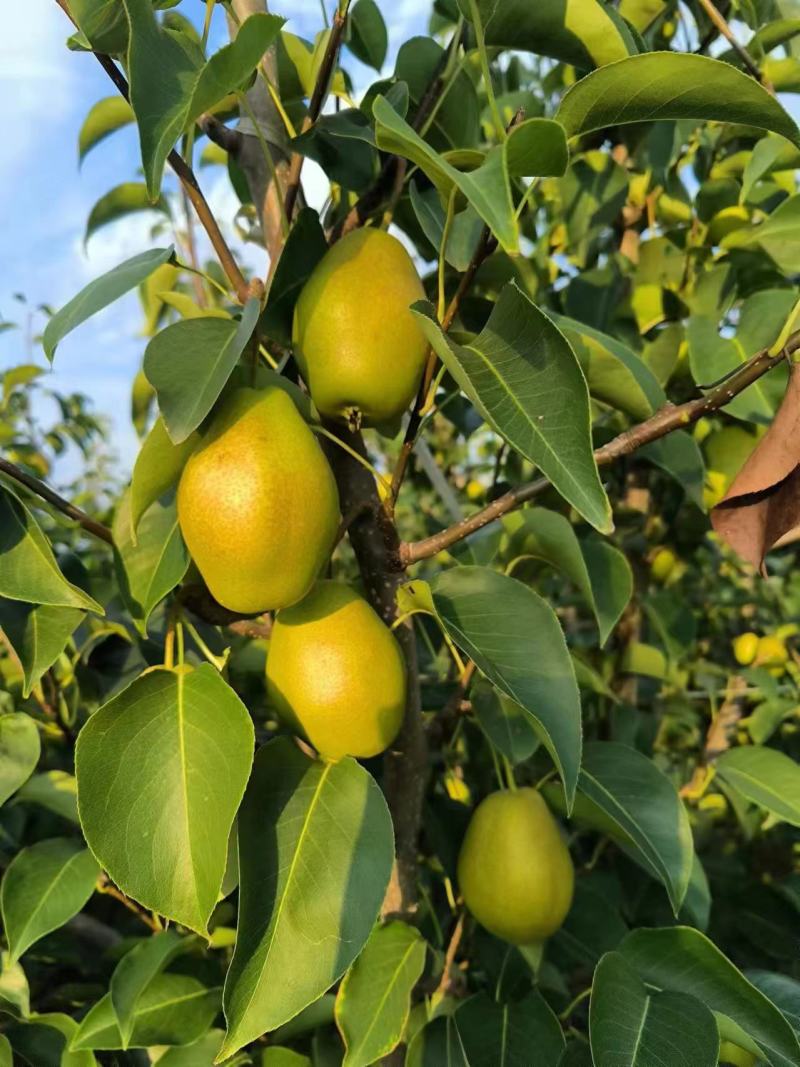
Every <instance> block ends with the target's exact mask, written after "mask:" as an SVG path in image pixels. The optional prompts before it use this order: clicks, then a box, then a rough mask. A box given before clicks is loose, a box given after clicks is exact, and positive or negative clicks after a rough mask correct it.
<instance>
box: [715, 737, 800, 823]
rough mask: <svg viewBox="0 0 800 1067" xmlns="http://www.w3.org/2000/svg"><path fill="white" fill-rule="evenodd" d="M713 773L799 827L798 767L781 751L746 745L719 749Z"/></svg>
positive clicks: (744, 795) (756, 802)
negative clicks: (715, 772) (720, 753)
mask: <svg viewBox="0 0 800 1067" xmlns="http://www.w3.org/2000/svg"><path fill="white" fill-rule="evenodd" d="M714 766H715V768H716V771H717V774H718V775H719V776H720V778H721V779H722V780H723V782H727V784H728V785H730V786H733V788H734V789H736V790H737V791H738V792H739V793H741V794H742V796H743V797H746V799H747V800H749V801H750V802H751V803H753V804H757V805H758V807H759V808H763V809H764V811H768V812H771V814H773V815H775V816H777V817H778V818H779V819H782V820H783V821H784V822H787V823H789V825H790V826H800V767H798V765H797V764H796V763H795V761H794V760H793V759H792V758H791V757H790V756H787V755H786V754H785V753H783V752H779V751H778V750H777V749H774V748H765V747H764V746H763V745H746V746H742V747H740V748H731V749H729V750H728V751H727V752H723V753H722V755H721V756H720V757H719V759H718V760H717V761H716V763H715V764H714Z"/></svg>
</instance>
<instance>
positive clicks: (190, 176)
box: [56, 0, 261, 304]
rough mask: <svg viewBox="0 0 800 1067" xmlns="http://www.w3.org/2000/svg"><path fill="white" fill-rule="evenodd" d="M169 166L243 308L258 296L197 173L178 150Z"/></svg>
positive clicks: (116, 72)
mask: <svg viewBox="0 0 800 1067" xmlns="http://www.w3.org/2000/svg"><path fill="white" fill-rule="evenodd" d="M56 3H57V4H58V6H59V7H60V8H61V10H62V11H63V12H64V13H65V14H66V16H67V18H68V19H69V20H70V22H71V23H72V24H73V25H74V26H75V25H77V23H76V22H75V20H74V19H73V18H72V15H71V14H70V10H69V6H68V4H67V0H56ZM92 55H93V56H94V57H95V59H96V60H97V62H98V63H99V64H100V66H101V67H102V68H103V70H104V71H105V72H106V74H107V75H108V76H109V78H110V79H111V80H112V82H113V83H114V85H115V86H116V87H117V89H118V90H119V92H120V95H121V96H123V97H124V98H125V99H126V100H128V101H129V100H130V89H129V87H128V81H127V78H126V77H125V75H124V74H123V73H122V71H121V70H120V69H119V67H118V66H117V65H116V63H115V62H114V60H113V59H112V58H111V57H110V56H107V55H104V54H103V53H102V52H93V53H92ZM167 162H168V163H169V165H170V166H171V167H172V169H173V170H174V171H175V173H176V175H177V176H178V178H179V179H180V181H181V183H182V185H183V187H184V189H185V190H186V195H187V196H188V197H189V200H190V201H191V204H192V207H193V208H194V210H195V212H196V213H197V217H198V219H199V220H200V223H201V225H202V227H203V229H204V230H205V231H206V233H207V234H208V239H209V240H210V241H211V245H212V247H213V249H214V251H215V252H216V254H217V258H218V259H219V261H220V263H221V265H222V269H223V270H224V271H225V274H226V275H227V278H228V281H229V282H230V283H231V286H232V287H233V290H234V292H235V293H236V296H237V298H238V299H239V302H240V303H241V304H245V303H246V302H247V299H248V297H249V296H251V295H257V294H254V293H253V292H252V286H249V285H248V284H247V281H246V279H245V277H244V275H243V274H242V272H241V271H240V270H239V266H238V264H237V262H236V260H235V259H234V256H233V253H232V252H231V250H230V248H229V247H228V243H227V241H226V240H225V238H224V237H223V235H222V231H221V230H220V228H219V226H218V225H217V220H216V219H215V218H214V215H213V213H212V211H211V208H210V207H209V205H208V201H207V200H206V198H205V197H204V196H203V192H202V190H201V189H200V185H199V183H198V181H197V178H196V177H195V175H194V171H193V170H192V168H191V167H190V166H189V165H188V164H187V163H186V161H185V160H184V159H182V158H181V157H180V155H178V153H177V152H176V151H175V149H173V150H172V151H171V152H170V154H169V155H168V156H167ZM258 284H259V285H260V284H261V283H260V282H259V283H258Z"/></svg>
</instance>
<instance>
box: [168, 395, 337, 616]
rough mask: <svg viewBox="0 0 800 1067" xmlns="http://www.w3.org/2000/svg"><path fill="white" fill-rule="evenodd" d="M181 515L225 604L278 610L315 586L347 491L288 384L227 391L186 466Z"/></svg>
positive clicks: (188, 541) (197, 558) (206, 575)
mask: <svg viewBox="0 0 800 1067" xmlns="http://www.w3.org/2000/svg"><path fill="white" fill-rule="evenodd" d="M178 519H179V522H180V527H181V533H182V534H183V538H184V540H185V541H186V545H187V548H188V549H189V552H190V553H191V555H192V558H193V559H194V562H195V563H196V564H197V567H198V570H199V571H200V573H201V574H202V576H203V578H204V580H205V582H206V584H207V585H208V588H209V589H210V590H211V593H212V595H213V596H214V597H216V599H217V600H218V601H219V602H220V604H222V605H223V606H224V607H226V608H229V609H230V610H231V611H238V612H242V613H243V614H249V613H255V612H259V611H273V610H277V609H279V608H284V607H287V606H288V605H290V604H294V603H296V602H297V601H298V600H301V599H302V598H303V597H304V596H305V595H306V593H307V592H308V591H309V589H310V588H311V586H312V585H313V584H314V581H315V580H316V578H317V575H318V574H319V572H320V570H321V569H322V567H323V566H324V564H325V563H326V561H327V559H328V556H329V555H330V552H331V549H332V547H333V543H334V539H335V537H336V531H337V529H338V524H339V495H338V493H337V490H336V482H335V481H334V478H333V473H332V471H331V469H330V467H329V466H328V461H327V460H326V459H325V456H324V454H323V452H322V449H321V448H320V446H319V443H318V441H317V439H316V437H315V436H314V434H313V433H312V431H311V430H310V429H309V428H308V426H307V425H306V423H305V422H304V421H303V419H302V417H301V415H300V413H299V412H298V410H297V408H296V407H295V405H294V404H293V402H292V400H291V398H290V397H289V395H288V393H286V392H285V391H284V390H283V389H281V388H280V387H278V386H269V387H267V388H266V389H236V390H234V391H233V392H231V393H230V394H229V395H228V397H227V398H226V399H225V400H224V401H223V403H222V405H221V407H220V410H219V413H218V414H217V416H216V417H215V418H214V419H213V421H212V423H211V425H210V427H209V429H208V431H207V433H206V434H205V436H204V439H203V442H202V444H201V445H200V447H199V449H198V450H197V451H196V452H195V453H194V454H193V455H192V456H191V457H190V459H189V461H188V462H187V464H186V466H185V467H184V470H183V474H182V475H181V480H180V484H179V486H178Z"/></svg>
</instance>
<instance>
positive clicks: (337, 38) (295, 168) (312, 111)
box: [283, 0, 350, 221]
mask: <svg viewBox="0 0 800 1067" xmlns="http://www.w3.org/2000/svg"><path fill="white" fill-rule="evenodd" d="M349 6H350V0H341V2H340V3H339V5H338V6H337V8H336V12H335V14H334V16H333V24H332V25H331V29H330V36H329V37H328V43H327V45H326V47H325V53H324V55H323V57H322V62H321V63H320V67H319V71H318V72H317V80H316V82H315V83H314V89H313V90H312V93H311V99H310V100H309V102H308V111H307V112H306V116H305V118H304V119H303V125H302V127H301V128H300V132H301V134H302V133H305V132H306V131H307V130H310V129H311V127H312V126H313V125H314V123H315V122H316V121H317V119H318V118H319V116H320V113H321V111H322V107H323V105H324V103H325V100H326V98H327V96H328V86H329V85H330V82H331V77H332V76H333V71H334V68H335V66H336V59H337V57H338V55H339V48H340V46H341V43H342V35H343V34H344V28H345V26H346V25H347V9H348V7H349ZM304 158H305V157H304V156H303V155H301V153H300V152H293V153H292V157H291V159H290V160H289V178H288V184H287V187H286V197H285V199H284V202H283V210H284V213H285V215H286V218H287V219H289V221H291V218H292V213H293V212H294V205H295V202H296V200H297V194H298V192H299V191H300V173H301V171H302V169H303V160H304Z"/></svg>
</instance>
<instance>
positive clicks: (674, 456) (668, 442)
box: [637, 430, 705, 510]
mask: <svg viewBox="0 0 800 1067" xmlns="http://www.w3.org/2000/svg"><path fill="white" fill-rule="evenodd" d="M637 455H638V456H640V457H641V458H642V459H646V460H649V461H650V463H655V465H656V466H657V467H660V468H661V469H662V470H664V471H666V472H667V474H669V475H671V476H672V477H673V478H674V479H675V481H676V482H677V483H678V485H680V486H681V487H682V488H683V491H684V492H685V493H686V495H687V496H688V497H689V499H690V500H692V501H693V502H694V503H695V504H697V506H698V507H699V508H703V509H704V510H705V508H704V504H703V482H704V479H705V464H704V463H703V454H702V452H701V451H700V446H699V445H698V443H697V441H696V440H695V439H694V437H692V435H691V434H690V433H687V432H686V431H685V430H676V431H675V432H674V433H671V434H667V436H666V437H661V438H659V439H658V440H657V441H651V442H650V443H649V444H646V445H643V446H642V448H640V449H638V451H637Z"/></svg>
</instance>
